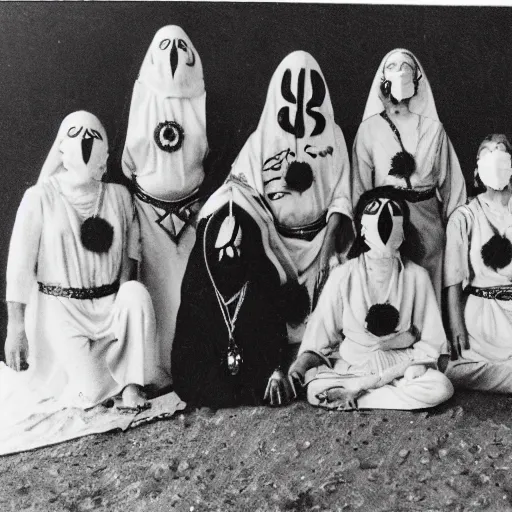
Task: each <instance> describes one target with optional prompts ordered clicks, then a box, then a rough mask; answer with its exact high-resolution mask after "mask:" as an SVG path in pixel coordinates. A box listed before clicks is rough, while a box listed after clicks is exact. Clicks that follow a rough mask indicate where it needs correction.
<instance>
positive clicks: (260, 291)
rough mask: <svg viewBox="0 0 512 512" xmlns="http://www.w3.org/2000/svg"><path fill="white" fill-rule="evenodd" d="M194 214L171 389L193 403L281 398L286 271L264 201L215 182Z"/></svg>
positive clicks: (285, 395)
mask: <svg viewBox="0 0 512 512" xmlns="http://www.w3.org/2000/svg"><path fill="white" fill-rule="evenodd" d="M201 216H202V219H201V221H200V223H199V226H198V230H197V241H196V245H195V246H194V249H193V251H192V254H191V256H190V259H189V263H188V266H187V271H186V273H185V277H184V279H183V285H182V302H181V306H180V310H179V312H178V319H177V324H176V336H175V339H174V344H173V349H172V358H171V360H172V375H173V385H174V389H175V391H176V392H177V393H178V395H179V396H180V398H182V399H183V400H185V401H186V402H187V403H188V404H189V405H193V406H210V407H233V406H236V405H242V404H246V405H256V404H261V403H263V401H264V397H267V396H268V395H270V396H268V397H269V398H270V400H271V403H275V404H278V403H282V402H283V401H285V399H289V398H290V389H289V387H288V384H287V381H286V377H285V376H284V374H283V373H282V372H281V370H280V367H281V365H282V363H283V359H284V357H285V349H286V347H287V335H286V320H285V317H284V312H283V307H282V300H281V295H280V287H281V284H282V283H284V282H286V280H287V279H288V277H287V276H288V273H289V272H292V270H293V269H292V267H291V266H290V265H289V264H288V265H287V264H286V262H285V264H284V265H282V264H281V263H280V261H283V257H282V256H278V255H277V254H278V253H279V251H282V250H283V249H282V248H280V247H279V242H277V244H275V243H274V242H272V238H273V237H274V235H273V233H272V230H271V229H270V230H269V227H268V223H267V222H266V220H265V216H266V212H265V210H264V206H263V205H262V204H259V203H258V200H257V199H256V198H255V196H254V194H253V193H251V191H250V190H248V189H247V188H246V187H244V185H243V184H239V186H238V185H236V184H234V183H233V182H229V183H227V184H226V185H224V186H223V187H221V189H219V191H217V193H216V194H214V196H212V198H210V200H209V201H208V202H207V203H206V205H205V207H204V208H203V210H202V212H201ZM284 259H285V258H284ZM276 370H277V371H276ZM279 386H281V387H279ZM274 387H275V389H273V388H274ZM278 388H279V390H278ZM272 393H275V396H273V395H272Z"/></svg>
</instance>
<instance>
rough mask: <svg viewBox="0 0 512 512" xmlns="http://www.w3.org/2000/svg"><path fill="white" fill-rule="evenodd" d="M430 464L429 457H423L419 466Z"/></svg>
mask: <svg viewBox="0 0 512 512" xmlns="http://www.w3.org/2000/svg"><path fill="white" fill-rule="evenodd" d="M429 463H430V457H428V456H427V455H425V456H424V457H421V459H420V464H429Z"/></svg>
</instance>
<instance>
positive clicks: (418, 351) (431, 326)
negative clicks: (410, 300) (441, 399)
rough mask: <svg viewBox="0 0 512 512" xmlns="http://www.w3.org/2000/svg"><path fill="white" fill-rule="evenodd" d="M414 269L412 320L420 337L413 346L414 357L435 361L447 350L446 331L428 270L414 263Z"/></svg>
mask: <svg viewBox="0 0 512 512" xmlns="http://www.w3.org/2000/svg"><path fill="white" fill-rule="evenodd" d="M415 271H416V274H417V275H416V279H415V290H414V292H413V293H414V309H413V318H412V321H413V324H414V325H415V326H416V327H417V328H418V330H419V331H420V333H421V338H420V340H419V341H418V342H416V343H415V344H414V346H413V349H414V359H423V358H426V359H431V360H433V361H437V358H438V357H439V355H440V354H442V353H445V352H446V351H447V339H446V333H445V331H444V328H443V321H442V319H441V313H440V311H439V307H438V305H437V299H436V295H435V293H434V287H433V286H432V282H431V281H430V277H429V275H428V272H427V271H426V270H425V269H424V268H422V267H419V266H418V265H415Z"/></svg>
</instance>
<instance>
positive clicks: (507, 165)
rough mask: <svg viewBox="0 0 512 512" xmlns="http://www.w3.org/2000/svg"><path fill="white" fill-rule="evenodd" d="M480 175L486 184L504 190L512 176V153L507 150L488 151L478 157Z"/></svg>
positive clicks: (494, 188)
mask: <svg viewBox="0 0 512 512" xmlns="http://www.w3.org/2000/svg"><path fill="white" fill-rule="evenodd" d="M478 175H479V176H480V179H481V180H482V182H483V184H484V185H485V186H487V187H489V188H492V189H493V190H503V189H504V188H505V187H506V186H507V185H508V184H509V182H510V177H511V176H512V165H511V158H510V154H509V153H506V152H505V151H491V152H489V153H486V154H485V155H483V156H482V157H480V158H479V159H478Z"/></svg>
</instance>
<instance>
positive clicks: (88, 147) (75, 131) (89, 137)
mask: <svg viewBox="0 0 512 512" xmlns="http://www.w3.org/2000/svg"><path fill="white" fill-rule="evenodd" d="M80 134H82V158H83V160H84V162H85V163H86V164H87V163H89V160H90V158H91V153H92V147H93V145H94V139H97V140H103V137H102V136H101V133H100V132H98V131H97V130H94V129H93V128H85V129H84V127H83V126H80V127H76V126H72V127H71V128H70V129H69V130H68V133H67V135H68V137H69V138H70V139H75V138H76V137H78V136H79V135H80Z"/></svg>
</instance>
